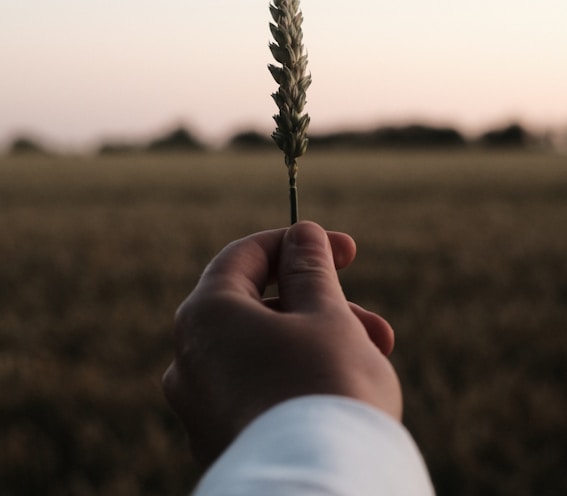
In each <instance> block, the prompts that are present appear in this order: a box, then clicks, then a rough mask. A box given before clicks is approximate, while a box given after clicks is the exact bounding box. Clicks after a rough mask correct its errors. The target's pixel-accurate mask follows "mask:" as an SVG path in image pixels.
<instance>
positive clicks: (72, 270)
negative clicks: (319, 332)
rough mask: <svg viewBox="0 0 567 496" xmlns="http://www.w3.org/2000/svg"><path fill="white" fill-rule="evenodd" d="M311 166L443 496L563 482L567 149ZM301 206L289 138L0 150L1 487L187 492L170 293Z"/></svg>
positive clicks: (548, 487) (307, 164)
mask: <svg viewBox="0 0 567 496" xmlns="http://www.w3.org/2000/svg"><path fill="white" fill-rule="evenodd" d="M298 184H299V192H300V193H299V195H300V196H299V199H300V217H302V218H309V219H312V220H315V221H317V222H319V223H321V224H322V225H323V226H325V227H326V228H328V229H333V230H343V231H346V232H348V233H350V234H351V235H352V236H353V237H354V238H355V240H356V241H357V244H358V257H357V260H356V261H355V263H354V265H353V266H352V267H350V268H348V269H346V270H345V271H344V272H343V273H342V274H341V278H342V282H343V286H344V290H345V293H346V294H347V296H348V297H349V298H350V299H352V300H354V301H357V302H359V303H361V304H363V305H366V306H367V307H370V308H372V309H373V310H375V311H378V312H380V313H381V314H382V315H384V316H385V317H386V318H387V319H388V320H389V321H390V322H391V324H392V326H393V327H394V329H395V330H396V333H397V346H396V350H395V352H394V355H393V361H394V363H395V366H396V368H397V370H398V371H399V374H400V378H401V381H402V385H403V388H404V392H405V402H406V405H405V422H406V424H407V425H408V427H409V428H410V430H411V431H412V433H413V434H414V436H415V438H416V440H417V442H418V443H419V445H420V446H421V448H422V450H423V452H424V455H425V457H426V461H427V463H428V466H429V468H430V470H431V473H432V477H433V480H434V483H435V485H436V488H437V491H438V494H439V496H449V495H451V496H454V495H459V496H478V495H481V494H482V495H483V496H491V495H502V496H508V495H511V494H513V495H515V496H528V495H530V496H556V495H559V494H567V473H566V472H565V466H567V416H566V414H565V412H566V411H567V395H566V393H565V384H567V367H566V358H567V332H566V331H567V227H566V226H567V157H565V156H561V155H558V154H553V153H551V152H546V153H544V152H536V151H534V152H527V151H524V152H504V151H502V152H490V153H489V152H481V151H457V152H427V153H425V152H417V151H414V152H380V153H379V152H370V151H368V152H360V153H357V152H352V151H350V152H346V151H345V152H342V151H339V150H337V151H333V152H323V151H321V152H317V153H309V154H308V155H307V156H306V157H305V158H304V159H303V160H302V161H301V163H300V173H299V179H298ZM287 221H288V204H287V172H286V170H285V167H284V165H283V164H282V163H281V157H280V155H279V153H278V152H276V151H274V152H273V153H271V152H261V153H260V152H258V153H252V152H250V153H248V152H247V153H240V154H236V153H228V152H206V153H195V154H187V155H140V156H128V155H125V156H114V157H104V158H102V157H34V156H27V157H26V156H22V157H3V158H1V157H0V232H1V234H0V260H1V263H0V391H1V396H0V494H2V495H3V496H13V495H18V496H27V495H37V494H42V495H45V496H51V495H53V496H54V495H57V496H61V495H63V496H64V495H73V496H87V495H94V494H104V495H109V496H119V495H129V496H136V495H140V496H142V495H143V496H150V495H156V496H157V495H168V496H178V495H182V494H186V493H187V491H188V489H189V488H190V487H191V484H192V483H193V481H194V480H195V478H196V477H197V476H198V474H197V471H196V469H195V468H194V466H193V465H192V462H191V459H190V456H189V454H188V452H187V446H186V441H185V438H184V434H183V431H182V429H181V427H180V425H179V424H178V422H177V420H176V418H175V417H174V416H173V414H172V413H170V411H169V409H168V407H167V405H166V403H165V400H164V399H163V397H162V393H161V390H160V376H161V374H162V372H163V371H164V369H165V367H166V366H167V364H168V362H169V361H170V359H171V356H172V343H171V335H170V333H171V328H172V316H173V313H174V310H175V308H176V306H177V305H178V303H180V302H181V300H182V299H183V298H184V297H185V295H186V294H187V293H188V291H190V289H191V288H192V286H193V285H194V283H195V282H196V280H197V278H198V275H199V272H200V271H201V270H202V268H203V267H204V265H205V264H206V262H207V261H208V260H209V259H210V257H211V256H212V255H214V254H215V253H216V252H217V251H218V250H219V249H220V248H221V247H222V246H223V245H224V244H225V243H226V242H228V241H230V240H232V239H234V238H236V237H240V236H243V235H245V234H248V233H250V232H253V231H257V230H261V229H266V228H273V227H280V226H283V225H285V224H286V223H287ZM363 441H364V440H361V442H363Z"/></svg>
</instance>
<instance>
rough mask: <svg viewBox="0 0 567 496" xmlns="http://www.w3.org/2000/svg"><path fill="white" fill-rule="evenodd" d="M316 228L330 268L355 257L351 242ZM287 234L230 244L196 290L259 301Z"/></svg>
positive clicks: (273, 274) (268, 234)
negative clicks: (324, 246)
mask: <svg viewBox="0 0 567 496" xmlns="http://www.w3.org/2000/svg"><path fill="white" fill-rule="evenodd" d="M309 225H310V226H316V224H313V223H309ZM312 228H313V227H312ZM316 228H317V229H318V230H319V231H320V232H321V233H322V237H325V238H328V241H326V243H327V244H328V245H329V246H330V249H331V252H330V253H331V261H332V266H333V267H336V268H337V269H342V268H344V267H346V266H348V265H349V264H350V263H351V262H352V261H353V260H354V257H355V255H356V245H355V243H354V241H353V239H352V238H351V237H350V236H348V235H347V234H343V233H338V232H329V233H327V234H325V231H323V229H322V228H320V227H319V226H316ZM290 229H291V228H290ZM287 231H288V229H276V230H271V231H263V232H260V233H256V234H253V235H251V236H248V237H246V238H243V239H240V240H237V241H234V242H232V243H230V244H229V245H228V246H226V247H225V248H224V249H223V250H222V251H221V252H220V253H219V254H218V255H217V256H216V257H215V258H214V259H213V260H212V262H211V263H210V264H209V265H208V267H207V268H206V270H205V272H204V273H203V275H202V277H201V280H200V281H199V285H198V288H199V289H200V290H204V289H206V290H207V291H211V290H217V291H218V290H219V289H221V290H222V291H234V292H237V293H239V294H244V295H246V296H250V297H252V298H254V299H258V300H259V299H260V297H261V295H262V293H263V292H264V290H265V288H266V286H267V284H268V283H269V282H270V280H274V279H275V278H276V277H277V261H278V258H279V256H280V249H281V245H282V241H283V239H284V237H285V236H286V233H287Z"/></svg>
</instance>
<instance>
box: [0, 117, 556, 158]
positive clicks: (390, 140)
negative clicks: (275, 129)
mask: <svg viewBox="0 0 567 496" xmlns="http://www.w3.org/2000/svg"><path fill="white" fill-rule="evenodd" d="M274 146H275V144H274V142H273V141H272V139H271V137H270V136H269V135H267V134H263V133H261V132H258V131H256V130H247V131H243V132H238V133H236V134H235V135H234V136H232V138H231V139H230V140H229V141H228V142H227V143H226V145H225V146H224V148H226V149H230V150H267V149H270V148H274ZM309 146H310V148H311V149H328V148H353V149H373V148H386V149H387V148H390V149H435V148H452V149H458V148H466V147H481V148H488V149H505V148H508V149H513V148H516V149H522V148H527V147H532V146H540V147H542V146H550V142H549V139H548V138H547V137H545V136H538V135H536V134H534V133H532V132H530V131H528V130H527V129H526V128H524V127H523V126H522V125H520V124H517V123H512V124H509V125H507V126H503V127H500V128H495V129H489V130H487V131H485V132H483V133H481V134H480V135H479V136H476V137H473V138H470V137H466V136H465V135H464V134H462V133H461V132H460V131H458V130H457V129H455V128H452V127H436V126H430V125H424V124H408V125H403V126H381V127H377V128H375V129H371V130H366V131H336V132H331V133H325V134H312V135H310V136H309ZM210 148H211V147H210V145H208V144H207V143H205V142H204V141H202V140H200V139H199V138H197V137H196V135H195V134H193V133H192V132H191V131H189V130H188V129H187V128H185V127H176V128H174V129H172V130H170V131H168V132H165V133H164V134H162V135H160V136H158V137H156V138H153V139H150V140H149V141H148V142H147V143H142V144H139V143H132V142H127V141H107V142H104V143H102V144H101V145H100V146H99V147H98V149H97V150H96V153H97V154H99V155H118V154H127V153H160V152H193V151H204V150H208V149H210ZM8 153H9V154H14V155H21V154H45V155H48V154H50V153H51V152H50V149H49V146H47V145H46V144H44V143H42V142H41V141H40V140H38V139H34V138H31V137H28V136H20V137H17V138H16V139H14V140H13V141H12V143H11V145H10V146H9V147H8Z"/></svg>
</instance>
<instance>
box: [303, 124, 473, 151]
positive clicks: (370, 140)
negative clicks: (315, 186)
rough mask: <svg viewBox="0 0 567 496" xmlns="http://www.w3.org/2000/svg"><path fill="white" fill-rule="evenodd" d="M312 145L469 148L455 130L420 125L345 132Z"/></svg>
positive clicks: (322, 137) (316, 139) (315, 140)
mask: <svg viewBox="0 0 567 496" xmlns="http://www.w3.org/2000/svg"><path fill="white" fill-rule="evenodd" d="M310 143H311V145H312V146H315V147H317V146H319V147H351V148H355V147H356V148H360V147H364V148H450V147H453V148H454V147H461V146H465V145H466V140H465V138H464V137H463V136H462V135H461V133H459V132H458V131H456V130H455V129H452V128H447V127H439V128H437V127H431V126H424V125H419V124H413V125H408V126H401V127H394V126H385V127H379V128H378V129H376V130H374V131H360V132H356V131H343V132H336V133H331V134H326V135H319V136H313V137H310Z"/></svg>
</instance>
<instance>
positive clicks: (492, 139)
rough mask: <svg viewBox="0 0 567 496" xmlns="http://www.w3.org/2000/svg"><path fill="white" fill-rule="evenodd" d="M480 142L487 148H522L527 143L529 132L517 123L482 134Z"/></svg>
mask: <svg viewBox="0 0 567 496" xmlns="http://www.w3.org/2000/svg"><path fill="white" fill-rule="evenodd" d="M479 141H480V144H481V145H482V146H486V147H488V148H522V147H525V146H527V145H528V144H529V141H530V135H529V133H528V132H527V131H526V130H525V129H524V128H523V127H522V126H520V125H519V124H511V125H510V126H507V127H504V128H502V129H494V130H490V131H487V132H486V133H484V134H482V135H481V137H480V139H479Z"/></svg>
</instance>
